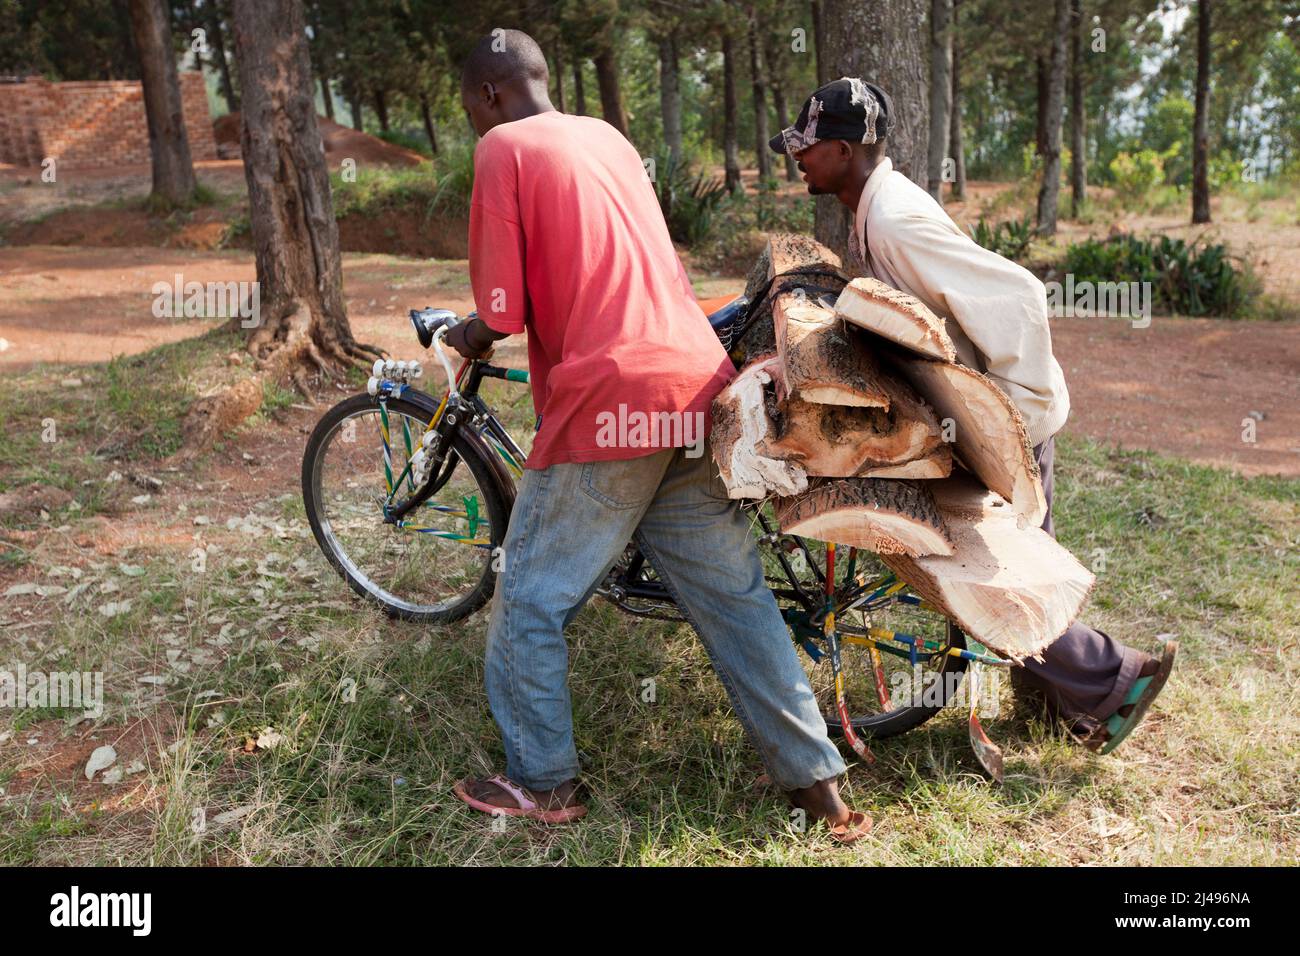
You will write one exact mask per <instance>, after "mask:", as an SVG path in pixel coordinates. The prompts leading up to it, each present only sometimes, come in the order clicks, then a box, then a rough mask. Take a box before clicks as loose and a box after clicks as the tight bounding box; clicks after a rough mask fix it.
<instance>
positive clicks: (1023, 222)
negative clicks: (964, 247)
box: [970, 214, 1034, 260]
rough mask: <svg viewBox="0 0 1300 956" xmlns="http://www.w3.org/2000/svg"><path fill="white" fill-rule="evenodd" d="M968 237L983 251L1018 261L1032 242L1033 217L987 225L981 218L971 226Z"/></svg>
mask: <svg viewBox="0 0 1300 956" xmlns="http://www.w3.org/2000/svg"><path fill="white" fill-rule="evenodd" d="M970 235H971V238H972V239H974V240H975V241H976V242H977V243H979V244H980V245H981V246H983V247H984V248H985V249H991V250H993V251H994V252H996V253H997V254H998V255H1000V256H1005V257H1006V258H1008V259H1016V260H1019V259H1020V258H1021V257H1022V256H1024V255H1025V253H1027V252H1028V251H1029V244H1030V243H1031V242H1033V240H1034V221H1033V217H1032V216H1030V215H1029V214H1026V215H1025V216H1024V218H1022V219H1008V220H1006V221H1005V222H999V223H989V222H988V221H987V220H986V219H984V217H982V216H981V217H980V220H979V222H977V223H975V225H973V226H971V229H970Z"/></svg>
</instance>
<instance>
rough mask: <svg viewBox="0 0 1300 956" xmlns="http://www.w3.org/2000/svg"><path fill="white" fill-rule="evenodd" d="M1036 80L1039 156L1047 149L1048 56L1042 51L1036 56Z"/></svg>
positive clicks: (1036, 148) (1036, 127)
mask: <svg viewBox="0 0 1300 956" xmlns="http://www.w3.org/2000/svg"><path fill="white" fill-rule="evenodd" d="M1034 80H1035V83H1036V85H1037V90H1038V95H1037V97H1036V98H1035V99H1034V106H1035V110H1036V112H1035V114H1034V118H1035V124H1034V149H1035V150H1036V151H1037V152H1038V155H1039V156H1042V155H1043V153H1045V152H1046V151H1047V94H1048V69H1047V57H1045V56H1043V54H1041V53H1040V54H1038V56H1037V57H1035V58H1034Z"/></svg>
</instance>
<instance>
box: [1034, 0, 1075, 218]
mask: <svg viewBox="0 0 1300 956" xmlns="http://www.w3.org/2000/svg"><path fill="white" fill-rule="evenodd" d="M1055 2H1056V8H1055V15H1054V17H1053V19H1052V60H1051V65H1050V72H1049V76H1048V84H1047V106H1046V109H1045V111H1044V122H1045V123H1046V124H1047V125H1046V130H1045V134H1046V137H1047V138H1046V140H1045V141H1044V144H1043V145H1044V150H1043V182H1042V184H1041V185H1040V186H1039V188H1038V232H1039V234H1040V235H1044V236H1053V235H1056V214H1057V201H1058V199H1059V198H1060V192H1061V114H1062V112H1063V110H1064V108H1065V47H1066V40H1067V39H1068V37H1069V35H1070V0H1055Z"/></svg>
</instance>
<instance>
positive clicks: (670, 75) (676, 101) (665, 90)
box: [659, 33, 682, 159]
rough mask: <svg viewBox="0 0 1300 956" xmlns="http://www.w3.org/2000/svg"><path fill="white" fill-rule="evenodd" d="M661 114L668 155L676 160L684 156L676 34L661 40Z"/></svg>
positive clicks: (667, 34) (666, 35) (663, 37)
mask: <svg viewBox="0 0 1300 956" xmlns="http://www.w3.org/2000/svg"><path fill="white" fill-rule="evenodd" d="M659 113H660V116H661V118H662V119H663V124H664V143H665V144H667V146H668V155H669V156H671V157H673V158H674V159H676V158H678V157H680V156H681V154H682V90H681V64H680V62H679V60H678V56H677V36H676V34H674V33H665V34H664V35H663V36H661V37H660V38H659Z"/></svg>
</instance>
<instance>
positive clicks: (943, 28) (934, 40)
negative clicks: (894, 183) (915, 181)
mask: <svg viewBox="0 0 1300 956" xmlns="http://www.w3.org/2000/svg"><path fill="white" fill-rule="evenodd" d="M951 125H952V0H931V2H930V159H929V164H928V187H929V190H930V195H931V196H933V197H934V199H935V202H937V203H939V204H940V205H942V204H943V166H944V160H946V159H947V158H948V134H949V127H950V126H951Z"/></svg>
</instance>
